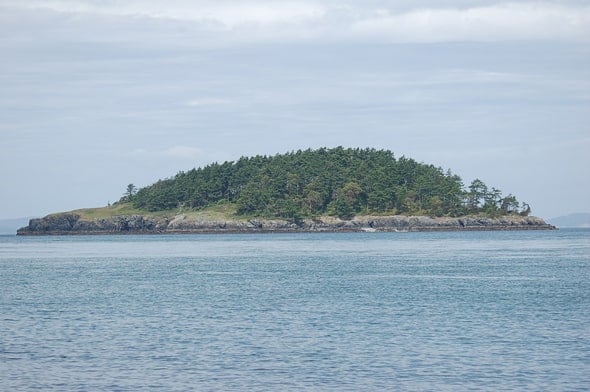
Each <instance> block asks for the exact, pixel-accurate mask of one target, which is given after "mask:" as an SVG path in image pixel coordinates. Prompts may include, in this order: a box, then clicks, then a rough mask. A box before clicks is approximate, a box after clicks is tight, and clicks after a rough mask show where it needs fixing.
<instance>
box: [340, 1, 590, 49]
mask: <svg viewBox="0 0 590 392" xmlns="http://www.w3.org/2000/svg"><path fill="white" fill-rule="evenodd" d="M351 31H352V32H353V34H354V35H360V36H365V37H367V38H370V37H373V38H375V39H384V40H386V41H390V42H406V41H411V42H445V41H505V40H538V39H541V40H544V39H548V40H570V39H571V40H587V39H588V37H590V7H579V8H577V7H567V6H558V5H552V4H542V3H541V4H538V3H521V4H516V3H510V4H499V5H492V6H486V7H476V8H467V9H421V10H414V11H410V12H406V13H401V14H394V13H389V12H387V11H383V10H381V11H380V12H379V13H378V14H376V15H375V16H374V17H371V18H367V19H363V20H359V21H356V22H355V23H353V25H352V27H351Z"/></svg>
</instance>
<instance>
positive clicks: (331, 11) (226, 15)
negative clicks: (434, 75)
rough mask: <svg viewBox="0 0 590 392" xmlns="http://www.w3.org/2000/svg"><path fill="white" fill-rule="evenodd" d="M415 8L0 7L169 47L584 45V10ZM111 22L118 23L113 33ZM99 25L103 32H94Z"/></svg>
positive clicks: (217, 4)
mask: <svg viewBox="0 0 590 392" xmlns="http://www.w3.org/2000/svg"><path fill="white" fill-rule="evenodd" d="M398 3H399V2H398ZM398 3H396V4H398ZM402 3H403V2H402ZM481 3H482V2H481V1H480V2H477V3H472V4H481ZM420 4H421V5H420V6H419V8H416V7H417V6H415V7H414V8H408V7H407V6H405V7H404V8H394V6H395V5H392V4H391V3H390V2H385V1H372V2H370V3H364V2H363V3H361V2H354V3H346V2H333V1H331V0H315V1H313V0H308V1H285V2H283V1H281V2H276V1H268V0H264V1H253V0H250V1H248V0H244V1H234V0H230V1H223V0H217V1H183V0H170V1H166V2H163V1H155V0H143V1H137V0H128V1H114V0H113V1H104V2H97V1H91V0H78V1H67V0H45V1H39V0H21V1H19V2H10V1H6V0H4V1H3V0H0V7H4V8H6V9H13V10H14V9H20V10H28V11H29V12H33V11H35V12H41V11H44V10H45V11H48V10H49V11H53V12H57V13H59V14H64V15H81V16H83V17H82V18H81V19H78V18H66V19H65V20H64V23H67V24H74V25H75V24H76V23H79V24H80V26H78V27H79V28H80V30H81V31H85V32H86V34H87V33H88V32H87V27H89V28H91V29H93V30H94V34H97V36H98V37H101V35H102V36H104V37H106V38H108V37H109V36H110V37H112V38H117V37H118V38H119V39H120V38H121V37H122V36H125V37H127V36H128V35H127V34H122V33H123V31H117V30H118V29H122V30H125V32H126V33H128V34H129V35H131V36H132V37H136V38H135V39H141V37H142V36H143V37H144V39H153V37H154V36H156V35H157V36H163V35H169V36H170V37H171V38H170V40H172V39H174V40H181V41H183V42H184V43H190V44H192V45H211V44H214V43H223V44H228V43H234V44H235V43H243V42H246V43H259V42H263V43H268V42H271V43H272V42H281V43H282V42H310V41H311V42H334V41H337V42H338V41H354V42H394V43H398V42H399V43H402V42H403V43H405V42H448V41H511V40H513V41H514V40H516V41H521V40H558V41H583V42H586V41H588V40H590V6H588V5H579V3H577V2H572V3H566V2H559V3H557V2H549V1H547V2H533V1H530V2H512V3H498V2H488V3H487V4H488V5H475V6H463V7H449V6H441V5H440V4H441V3H440V2H430V5H428V3H425V2H421V3H420ZM113 17H115V18H116V19H117V22H116V23H115V26H114V27H115V28H114V29H113V25H112V23H113V19H112V18H113ZM88 18H93V19H96V20H97V21H98V25H96V26H93V24H92V23H88V22H89V20H88ZM101 18H102V19H104V23H105V24H106V25H107V26H109V28H108V29H102V30H99V28H100V20H101ZM29 27H30V26H29ZM54 28H55V29H57V28H58V27H54ZM142 29H143V30H142ZM41 33H43V34H45V33H47V32H46V31H43V32H41ZM70 34H71V32H70ZM66 38H68V37H66V36H65V34H64V39H66ZM69 39H72V37H69Z"/></svg>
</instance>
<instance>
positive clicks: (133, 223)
mask: <svg viewBox="0 0 590 392" xmlns="http://www.w3.org/2000/svg"><path fill="white" fill-rule="evenodd" d="M554 229H556V227H555V226H552V225H550V224H547V223H546V222H545V221H544V220H543V219H541V218H537V217H532V216H527V217H524V216H518V215H510V216H502V217H499V218H486V217H478V216H464V217H458V218H450V217H440V218H431V217H427V216H405V215H395V216H357V217H354V218H353V219H350V220H342V219H339V218H335V217H319V218H316V219H302V220H300V221H297V222H292V221H287V220H281V219H250V220H237V219H226V220H202V219H196V218H191V217H189V216H187V215H182V214H181V215H176V216H174V217H170V218H159V217H152V216H144V215H119V216H113V217H109V218H98V219H82V218H81V217H80V215H78V214H75V213H63V214H54V215H48V216H46V217H44V218H39V219H31V220H30V221H29V225H28V226H26V227H23V228H21V229H18V231H17V235H22V236H26V235H29V236H34V235H92V234H97V235H102V234H182V233H185V234H200V233H202V234H210V233H220V234H225V233H227V234H230V233H231V234H234V233H314V232H413V231H486V230H487V231H491V230H554Z"/></svg>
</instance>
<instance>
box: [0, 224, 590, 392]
mask: <svg viewBox="0 0 590 392" xmlns="http://www.w3.org/2000/svg"><path fill="white" fill-rule="evenodd" d="M384 389H387V390H453V391H454V390H551V391H555V390H588V389H590V231H589V230H559V231H542V232H479V233H478V232H467V233H356V234H309V235H308V234H293V235H291V234H281V235H278V234H277V235H273V234H266V235H178V236H174V235H169V236H96V237H42V238H20V237H14V236H3V237H0V390H5V391H15V390H43V391H63V390H79V391H87V390H112V391H126V390H129V391H131V390H133V391H135V390H166V391H174V390H178V391H184V390H200V391H207V390H211V391H213V390H225V391H232V390H235V391H238V390H239V391H247V390H281V391H283V390H334V391H336V390H337V391H343V390H351V391H352V390H355V391H356V390H384Z"/></svg>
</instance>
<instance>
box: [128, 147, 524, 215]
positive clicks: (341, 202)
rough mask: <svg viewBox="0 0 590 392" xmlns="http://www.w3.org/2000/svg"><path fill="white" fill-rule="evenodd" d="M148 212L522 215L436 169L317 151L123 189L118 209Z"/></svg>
mask: <svg viewBox="0 0 590 392" xmlns="http://www.w3.org/2000/svg"><path fill="white" fill-rule="evenodd" d="M127 202H131V203H132V205H133V207H134V208H136V209H138V210H141V211H148V212H157V211H166V210H174V209H181V210H185V211H191V210H192V211H195V210H200V209H203V208H209V207H211V206H214V205H219V204H230V205H232V206H233V207H235V211H236V214H237V215H238V216H251V217H266V218H275V217H276V218H285V219H290V220H293V221H297V220H299V219H303V218H306V217H314V216H322V215H323V216H325V215H331V216H338V217H340V218H345V219H349V218H352V217H353V216H355V215H360V214H364V215H368V214H377V215H395V214H404V215H430V216H453V217H456V216H463V215H468V214H484V215H488V216H501V215H510V214H520V215H528V213H529V212H530V207H529V206H528V204H526V203H522V204H521V203H519V202H518V200H517V199H516V197H514V196H513V195H511V194H509V195H507V196H503V195H502V193H501V191H500V190H498V189H496V188H493V187H491V188H490V187H488V186H487V185H486V184H485V183H483V182H482V181H481V180H474V181H473V182H472V183H471V184H470V185H469V186H468V187H465V186H464V184H463V182H462V180H461V178H460V177H459V176H457V175H455V174H453V173H451V171H450V170H448V171H443V169H441V168H439V167H435V166H433V165H430V164H424V163H419V162H416V161H415V160H413V159H411V158H406V157H403V156H402V157H400V158H396V157H395V156H394V154H393V153H392V152H391V151H387V150H375V149H358V148H357V149H345V148H342V147H338V148H332V149H327V148H321V149H318V150H305V151H297V152H290V153H286V154H278V155H274V156H255V157H249V158H248V157H242V158H240V159H239V160H237V161H235V162H234V161H232V162H224V163H222V164H219V163H213V164H210V165H208V166H206V167H203V168H197V169H192V170H190V171H188V172H179V173H178V174H177V175H176V176H174V177H172V178H168V179H164V180H159V181H157V182H156V183H154V184H153V185H150V186H147V187H145V188H142V189H139V190H138V191H137V192H135V187H134V186H133V185H132V184H130V185H129V186H128V188H127V193H126V195H125V196H124V197H123V198H122V199H121V200H120V201H119V203H127Z"/></svg>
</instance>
